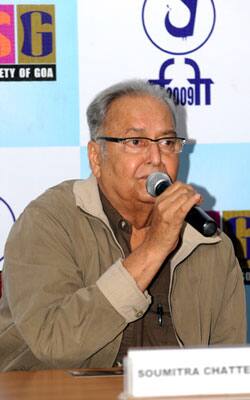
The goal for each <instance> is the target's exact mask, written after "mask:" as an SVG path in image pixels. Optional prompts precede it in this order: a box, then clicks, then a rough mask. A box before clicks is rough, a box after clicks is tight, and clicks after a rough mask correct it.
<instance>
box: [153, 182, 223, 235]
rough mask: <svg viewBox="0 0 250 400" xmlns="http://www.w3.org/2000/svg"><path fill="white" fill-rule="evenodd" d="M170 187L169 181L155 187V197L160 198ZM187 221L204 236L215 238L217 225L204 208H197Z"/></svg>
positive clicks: (193, 209) (188, 216)
mask: <svg viewBox="0 0 250 400" xmlns="http://www.w3.org/2000/svg"><path fill="white" fill-rule="evenodd" d="M169 186H170V184H169V181H167V180H162V181H160V182H159V183H158V184H157V185H156V187H155V196H159V195H160V194H161V193H162V192H164V190H165V189H167V188H168V187H169ZM185 221H186V222H188V223H189V224H190V225H192V226H193V227H194V228H195V229H196V230H197V231H198V232H200V233H201V234H202V235H204V236H207V237H208V236H213V235H214V234H215V232H216V231H217V224H216V222H215V221H214V220H213V218H211V217H210V216H209V215H208V214H207V213H206V212H205V211H204V210H203V209H202V208H200V207H198V206H195V207H192V208H191V210H190V211H189V212H188V213H187V215H186V218H185Z"/></svg>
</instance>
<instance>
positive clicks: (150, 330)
mask: <svg viewBox="0 0 250 400" xmlns="http://www.w3.org/2000/svg"><path fill="white" fill-rule="evenodd" d="M99 192H100V197H101V202H102V206H103V209H104V212H105V214H106V215H107V217H108V220H109V223H110V225H111V228H112V229H113V231H114V234H115V236H116V238H117V240H118V242H119V244H120V245H121V247H122V249H123V251H124V254H125V256H126V257H127V256H128V255H129V254H130V253H131V247H130V239H131V234H132V226H131V225H130V224H129V223H128V221H126V220H125V219H124V218H123V217H122V216H121V215H120V214H119V213H118V212H117V211H116V210H115V209H114V207H113V206H112V205H111V204H110V202H109V201H108V199H107V198H106V197H105V196H104V194H103V193H102V192H101V190H100V189H99ZM169 283H170V268H169V262H168V261H167V260H166V261H165V262H164V264H163V265H162V267H161V269H160V271H159V272H158V274H157V275H156V276H155V278H154V279H153V281H152V282H151V284H150V285H149V287H148V292H149V293H150V295H151V296H152V304H151V305H150V307H149V309H148V310H147V312H146V313H145V314H144V316H143V317H142V318H140V319H139V320H137V321H135V322H132V323H130V324H128V326H127V327H126V329H125V330H124V332H123V338H122V342H121V346H120V349H119V353H118V355H117V358H116V363H117V362H118V363H122V360H123V357H124V356H125V355H126V354H127V350H128V348H130V347H152V346H171V347H172V346H178V342H177V340H176V336H175V333H174V328H173V324H172V319H171V315H170V310H169V304H168V291H169Z"/></svg>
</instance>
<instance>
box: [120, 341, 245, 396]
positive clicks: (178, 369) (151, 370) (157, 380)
mask: <svg viewBox="0 0 250 400" xmlns="http://www.w3.org/2000/svg"><path fill="white" fill-rule="evenodd" d="M125 365H126V373H125V376H124V380H125V381H124V391H125V394H126V396H128V397H129V396H131V397H135V398H136V397H161V396H162V397H163V396H192V395H217V394H218V395H219V394H246V393H250V347H220V348H214V347H213V348H212V347H210V348H192V349H146V350H145V349H131V350H129V351H128V357H127V359H126V363H125ZM249 398H250V396H249Z"/></svg>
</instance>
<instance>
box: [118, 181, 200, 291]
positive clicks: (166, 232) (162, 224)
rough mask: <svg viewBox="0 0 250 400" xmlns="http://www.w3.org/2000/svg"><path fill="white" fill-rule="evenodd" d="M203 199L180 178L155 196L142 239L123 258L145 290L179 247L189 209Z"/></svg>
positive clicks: (130, 271) (127, 267)
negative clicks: (147, 225)
mask: <svg viewBox="0 0 250 400" xmlns="http://www.w3.org/2000/svg"><path fill="white" fill-rule="evenodd" d="M201 200H202V199H201V195H200V194H198V193H197V192H196V191H195V190H194V189H193V188H192V186H190V185H186V184H184V183H181V182H175V183H173V184H172V185H171V186H170V187H169V188H168V189H167V190H165V191H164V192H163V193H162V194H161V195H160V196H158V197H157V198H156V201H155V204H154V208H153V211H152V214H151V217H150V220H149V227H148V229H147V231H146V234H145V236H144V239H143V241H142V243H141V244H140V245H139V246H138V247H137V248H136V249H135V250H134V251H133V249H132V253H131V254H130V255H129V256H128V257H127V258H126V259H125V260H124V262H123V265H124V267H125V268H126V269H127V270H128V272H129V273H130V274H131V275H132V276H133V278H134V279H135V281H136V283H137V285H138V287H139V288H140V289H141V290H142V291H143V290H145V289H146V288H147V287H148V285H149V284H150V282H151V280H152V279H153V278H154V276H155V275H156V273H157V272H158V270H159V269H160V267H161V265H162V263H163V262H164V260H165V259H166V257H167V256H168V255H169V254H170V253H171V252H172V251H173V250H174V249H175V248H176V246H177V244H178V241H179V236H180V231H181V228H182V226H183V222H184V219H185V217H186V215H187V213H188V212H189V210H190V209H191V208H192V207H193V206H195V205H197V204H200V203H201ZM132 240H133V237H132Z"/></svg>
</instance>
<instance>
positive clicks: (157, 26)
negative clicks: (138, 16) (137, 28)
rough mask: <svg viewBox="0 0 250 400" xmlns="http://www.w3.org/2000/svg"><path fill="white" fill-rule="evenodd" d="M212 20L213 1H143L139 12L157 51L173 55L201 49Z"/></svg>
mask: <svg viewBox="0 0 250 400" xmlns="http://www.w3.org/2000/svg"><path fill="white" fill-rule="evenodd" d="M204 15H205V16H206V18H204ZM215 19H216V14H215V7H214V3H213V0H200V1H198V0H158V1H155V0H145V1H144V4H143V9H142V22H143V28H144V30H145V33H146V35H147V37H148V38H149V40H150V41H151V42H152V43H153V45H154V46H156V47H158V49H160V50H162V51H164V52H166V53H170V54H175V55H177V54H188V53H192V52H193V51H196V50H198V49H199V48H200V47H202V46H203V45H204V44H205V43H206V42H207V40H208V39H209V37H210V36H211V34H212V32H213V29H214V26H215Z"/></svg>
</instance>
